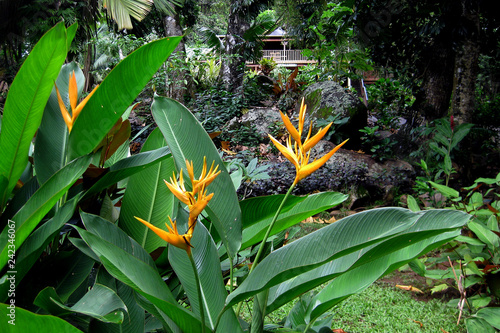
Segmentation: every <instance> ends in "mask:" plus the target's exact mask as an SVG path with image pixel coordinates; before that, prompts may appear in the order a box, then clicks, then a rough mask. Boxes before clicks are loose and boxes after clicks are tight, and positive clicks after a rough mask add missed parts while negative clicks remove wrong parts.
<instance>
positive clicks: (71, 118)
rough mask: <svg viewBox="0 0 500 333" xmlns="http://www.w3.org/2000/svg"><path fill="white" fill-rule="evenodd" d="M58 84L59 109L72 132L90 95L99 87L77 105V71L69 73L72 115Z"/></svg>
mask: <svg viewBox="0 0 500 333" xmlns="http://www.w3.org/2000/svg"><path fill="white" fill-rule="evenodd" d="M54 85H55V86H56V92H57V101H58V102H59V109H61V114H62V116H63V119H64V122H65V123H66V126H68V131H69V132H71V130H72V129H73V124H74V123H75V120H76V118H77V117H78V115H79V114H80V112H81V111H82V109H83V107H84V106H85V104H87V102H88V100H89V99H90V97H91V96H92V95H93V94H94V92H95V90H96V89H97V87H98V86H96V87H95V88H94V90H92V91H91V92H90V94H88V95H87V97H85V99H84V100H83V101H81V102H80V104H78V105H76V103H77V102H78V87H77V85H76V76H75V71H73V72H72V73H71V74H70V75H69V84H68V95H69V105H70V107H71V115H70V114H69V112H68V110H67V109H66V105H64V101H63V100H62V97H61V94H60V93H59V89H58V88H57V85H56V84H55V83H54Z"/></svg>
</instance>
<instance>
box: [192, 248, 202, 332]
mask: <svg viewBox="0 0 500 333" xmlns="http://www.w3.org/2000/svg"><path fill="white" fill-rule="evenodd" d="M188 257H189V261H190V262H191V266H192V267H193V273H194V279H195V281H196V290H197V291H198V304H199V305H200V319H201V332H202V333H205V306H204V304H203V298H202V297H201V288H200V277H199V275H198V270H197V269H196V263H195V262H194V258H193V255H192V254H191V252H189V253H188Z"/></svg>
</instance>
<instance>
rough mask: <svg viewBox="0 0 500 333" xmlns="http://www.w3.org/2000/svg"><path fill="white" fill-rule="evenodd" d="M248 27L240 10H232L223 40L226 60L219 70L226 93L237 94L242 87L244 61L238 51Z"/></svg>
mask: <svg viewBox="0 0 500 333" xmlns="http://www.w3.org/2000/svg"><path fill="white" fill-rule="evenodd" d="M249 27H250V25H249V23H248V22H246V21H245V19H244V18H243V15H242V13H241V12H240V10H234V9H233V10H232V11H231V13H230V15H229V19H228V27H227V35H226V38H225V39H224V53H225V54H226V58H225V59H223V61H222V66H221V70H220V76H221V79H222V82H223V84H224V87H225V88H226V90H228V91H232V92H237V91H238V89H240V88H241V87H242V86H243V75H244V73H245V61H246V59H244V57H243V55H242V54H241V52H240V49H241V45H242V44H243V43H244V40H243V37H242V36H243V34H244V33H245V31H247V30H248V28H249Z"/></svg>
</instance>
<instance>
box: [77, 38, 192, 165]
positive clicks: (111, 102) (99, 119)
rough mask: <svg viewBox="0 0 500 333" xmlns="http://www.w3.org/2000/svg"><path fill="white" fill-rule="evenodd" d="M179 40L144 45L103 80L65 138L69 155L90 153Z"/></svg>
mask: <svg viewBox="0 0 500 333" xmlns="http://www.w3.org/2000/svg"><path fill="white" fill-rule="evenodd" d="M181 38H182V37H166V38H163V39H159V40H156V41H154V42H151V43H148V44H146V45H144V46H142V47H140V48H139V49H137V50H135V51H134V52H132V53H131V54H130V55H129V56H128V57H126V58H125V59H123V60H122V61H121V62H120V63H119V64H118V65H116V67H115V68H114V69H113V70H112V71H111V72H110V73H109V74H108V76H106V78H105V79H104V81H103V82H102V83H101V85H100V86H99V88H97V90H96V91H95V93H94V94H93V95H92V97H91V98H90V99H89V101H88V103H87V104H86V105H85V107H84V108H83V110H82V112H81V113H80V115H79V116H78V118H77V119H76V121H75V124H74V126H73V129H72V130H71V134H70V135H69V152H70V154H71V156H72V157H73V158H74V157H77V156H82V155H86V154H88V153H90V152H91V151H93V150H94V148H96V147H97V146H98V145H99V143H100V142H101V141H102V139H103V138H104V136H105V135H106V134H107V133H108V132H109V130H110V129H111V128H112V127H113V125H114V124H115V123H116V121H117V120H118V119H119V118H120V117H121V116H122V114H123V113H124V112H125V111H126V110H127V108H128V107H129V106H130V105H131V104H132V103H133V102H134V99H135V98H136V97H137V95H138V94H139V93H140V92H141V91H142V89H143V88H144V86H145V85H146V84H147V83H148V82H149V80H150V79H151V77H153V75H154V74H155V73H156V72H157V71H158V68H159V67H160V66H161V65H162V64H163V63H164V62H165V61H166V60H167V58H168V56H169V55H170V53H171V52H172V51H173V50H174V49H175V47H176V46H177V44H178V43H179V41H180V40H181Z"/></svg>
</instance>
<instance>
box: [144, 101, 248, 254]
mask: <svg viewBox="0 0 500 333" xmlns="http://www.w3.org/2000/svg"><path fill="white" fill-rule="evenodd" d="M151 110H152V112H153V117H154V119H155V121H156V123H157V124H158V127H159V128H160V130H161V132H162V133H163V136H164V137H165V139H166V140H167V143H168V146H169V147H170V150H171V151H172V155H173V156H174V159H175V163H176V165H177V168H178V169H179V170H180V169H183V170H184V171H185V170H186V160H189V161H193V165H194V170H195V177H197V176H198V175H199V174H200V172H201V169H202V165H203V157H204V156H205V157H206V159H207V164H208V167H210V165H211V164H212V162H214V163H215V165H216V166H217V165H218V166H219V170H220V171H221V173H220V175H219V176H218V177H217V178H216V179H215V180H214V181H213V182H212V183H211V184H210V186H209V187H208V193H212V192H213V193H214V196H213V198H212V200H210V202H209V203H208V206H207V208H206V211H207V212H208V214H209V216H210V219H211V221H212V223H213V225H214V226H215V229H216V230H217V232H218V234H219V235H220V237H221V239H222V242H223V243H224V245H225V247H226V249H227V252H228V254H229V256H231V257H234V255H235V254H236V252H238V250H239V249H240V246H241V211H240V206H239V204H238V197H237V196H236V191H235V189H234V186H233V183H232V181H231V177H230V176H229V173H228V172H227V170H226V168H225V167H224V164H223V162H222V160H221V158H220V156H219V153H218V151H217V148H216V147H215V145H214V144H213V142H212V140H211V139H210V137H209V136H208V134H207V132H206V131H205V130H204V128H203V126H202V125H201V124H200V123H199V122H198V120H197V119H196V118H195V116H194V115H193V114H192V113H191V112H190V111H189V110H188V109H186V107H184V106H183V105H181V104H180V103H179V102H176V101H174V100H172V99H169V98H164V97H158V96H157V97H155V100H154V102H153V105H152V107H151ZM184 179H189V178H188V177H187V174H186V177H184Z"/></svg>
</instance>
